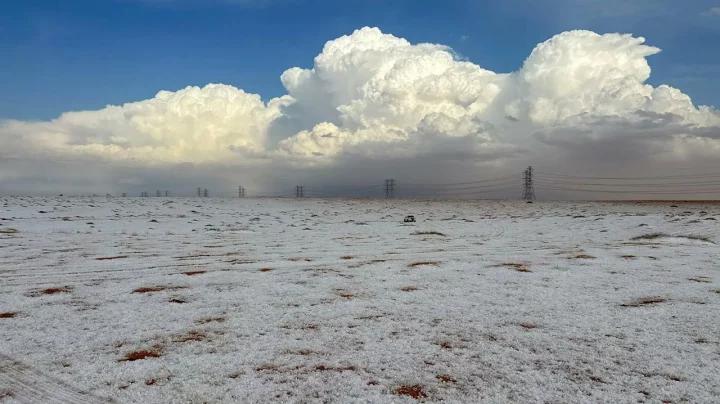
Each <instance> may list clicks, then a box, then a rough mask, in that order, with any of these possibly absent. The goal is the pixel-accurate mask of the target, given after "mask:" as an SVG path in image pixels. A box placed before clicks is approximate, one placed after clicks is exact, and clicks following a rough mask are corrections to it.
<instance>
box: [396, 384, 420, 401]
mask: <svg viewBox="0 0 720 404" xmlns="http://www.w3.org/2000/svg"><path fill="white" fill-rule="evenodd" d="M393 393H394V394H395V395H398V396H408V397H411V398H414V399H416V400H420V399H422V398H427V393H425V388H424V387H423V386H421V385H419V384H414V385H412V386H407V385H402V386H397V387H395V389H394V390H393Z"/></svg>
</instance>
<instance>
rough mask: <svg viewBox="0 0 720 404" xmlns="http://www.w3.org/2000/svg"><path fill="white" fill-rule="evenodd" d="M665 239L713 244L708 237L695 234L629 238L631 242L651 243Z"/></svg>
mask: <svg viewBox="0 0 720 404" xmlns="http://www.w3.org/2000/svg"><path fill="white" fill-rule="evenodd" d="M667 237H677V238H684V239H687V240H695V241H702V242H704V243H709V244H715V242H714V241H712V239H711V238H710V237H708V236H702V235H697V234H690V235H686V236H671V235H669V234H667V233H648V234H642V235H640V236H635V237H633V238H631V239H630V240H631V241H653V240H660V239H663V238H667Z"/></svg>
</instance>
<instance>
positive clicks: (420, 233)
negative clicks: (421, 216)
mask: <svg viewBox="0 0 720 404" xmlns="http://www.w3.org/2000/svg"><path fill="white" fill-rule="evenodd" d="M412 235H413V236H443V237H446V236H447V235H446V234H443V233H440V232H439V231H416V232H415V233H412Z"/></svg>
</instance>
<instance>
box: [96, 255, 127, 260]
mask: <svg viewBox="0 0 720 404" xmlns="http://www.w3.org/2000/svg"><path fill="white" fill-rule="evenodd" d="M127 257H128V256H127V255H114V256H112V257H97V258H95V260H96V261H109V260H119V259H123V258H127Z"/></svg>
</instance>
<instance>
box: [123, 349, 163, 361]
mask: <svg viewBox="0 0 720 404" xmlns="http://www.w3.org/2000/svg"><path fill="white" fill-rule="evenodd" d="M160 355H161V354H160V350H158V349H153V350H145V349H143V350H139V351H133V352H128V353H127V354H125V358H123V359H120V360H119V361H118V362H133V361H139V360H143V359H147V358H159V357H160Z"/></svg>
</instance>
